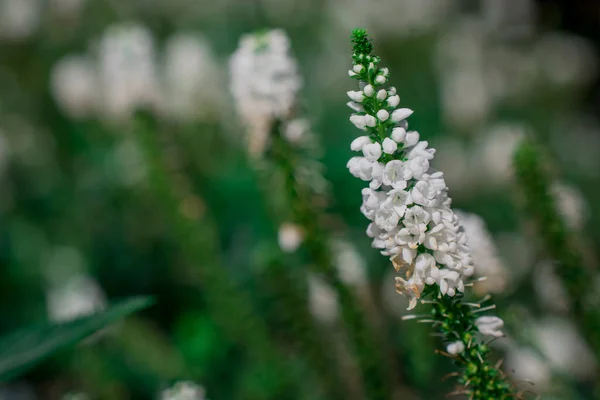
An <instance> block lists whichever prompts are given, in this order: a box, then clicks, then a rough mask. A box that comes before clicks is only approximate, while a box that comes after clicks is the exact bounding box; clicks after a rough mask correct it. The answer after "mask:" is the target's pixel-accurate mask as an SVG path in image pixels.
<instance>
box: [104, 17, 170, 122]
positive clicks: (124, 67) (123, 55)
mask: <svg viewBox="0 0 600 400" xmlns="http://www.w3.org/2000/svg"><path fill="white" fill-rule="evenodd" d="M98 51H99V53H98V59H99V75H100V76H99V79H100V84H101V85H100V88H99V89H100V93H101V99H102V102H101V104H102V109H103V111H104V112H105V113H106V114H107V115H108V116H109V117H111V118H117V119H120V118H123V117H128V116H130V115H131V113H132V112H134V111H135V110H136V109H137V108H139V107H147V106H154V107H157V106H159V105H160V101H161V93H160V90H159V82H158V75H157V71H156V57H155V50H154V39H153V37H152V33H151V32H150V30H149V29H148V28H146V27H145V26H143V25H138V24H135V23H121V24H117V25H113V26H110V27H109V28H107V29H106V30H105V31H104V33H103V35H102V37H101V39H100V43H99V48H98Z"/></svg>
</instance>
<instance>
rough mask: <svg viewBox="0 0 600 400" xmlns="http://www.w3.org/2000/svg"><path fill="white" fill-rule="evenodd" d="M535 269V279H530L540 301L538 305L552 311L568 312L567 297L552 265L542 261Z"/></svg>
mask: <svg viewBox="0 0 600 400" xmlns="http://www.w3.org/2000/svg"><path fill="white" fill-rule="evenodd" d="M535 268H536V269H535V275H534V276H535V279H532V284H533V289H534V290H535V292H536V294H537V295H538V297H539V299H540V301H539V303H540V305H541V306H543V307H544V308H547V309H550V310H552V311H558V312H566V311H568V310H569V297H568V295H567V292H566V290H565V288H564V286H563V284H562V281H561V279H560V278H559V277H558V276H557V275H556V272H555V271H554V265H553V263H552V262H550V261H544V262H541V263H539V264H538V265H536V267H535Z"/></svg>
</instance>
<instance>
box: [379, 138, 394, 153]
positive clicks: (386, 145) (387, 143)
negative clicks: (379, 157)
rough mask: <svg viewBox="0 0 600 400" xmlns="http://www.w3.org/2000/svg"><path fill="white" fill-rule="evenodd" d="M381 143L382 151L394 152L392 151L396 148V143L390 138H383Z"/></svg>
mask: <svg viewBox="0 0 600 400" xmlns="http://www.w3.org/2000/svg"><path fill="white" fill-rule="evenodd" d="M382 145H383V151H384V153H387V154H394V152H395V151H396V150H398V144H397V143H396V142H394V141H393V140H392V139H390V138H385V139H384V140H383V143H382Z"/></svg>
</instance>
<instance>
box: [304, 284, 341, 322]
mask: <svg viewBox="0 0 600 400" xmlns="http://www.w3.org/2000/svg"><path fill="white" fill-rule="evenodd" d="M308 306H309V308H310V312H311V314H312V315H313V316H314V317H315V318H316V319H317V320H318V321H320V322H321V323H324V324H331V323H333V322H334V321H335V320H336V318H337V315H338V300H337V293H336V292H335V291H334V290H333V288H332V287H331V286H329V285H328V284H327V283H326V282H325V281H323V280H322V279H321V278H319V277H318V276H316V275H313V274H310V275H309V276H308Z"/></svg>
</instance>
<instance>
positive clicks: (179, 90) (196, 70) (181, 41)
mask: <svg viewBox="0 0 600 400" xmlns="http://www.w3.org/2000/svg"><path fill="white" fill-rule="evenodd" d="M164 74H165V76H164V90H165V103H166V104H165V108H166V109H167V110H166V111H167V112H168V113H169V114H170V115H173V116H175V117H179V118H183V119H185V120H189V119H194V118H199V119H207V118H216V117H217V116H218V115H219V110H220V108H221V106H222V104H223V101H224V97H225V91H224V90H223V85H222V81H223V77H222V76H221V74H222V71H221V70H220V69H219V65H218V64H217V60H216V57H215V55H214V53H213V51H212V49H211V47H210V44H209V43H208V42H207V41H206V39H204V38H203V37H202V36H201V35H200V34H197V33H196V34H192V33H180V34H176V35H174V36H171V37H170V38H169V39H168V40H167V43H166V45H165V55H164Z"/></svg>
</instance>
